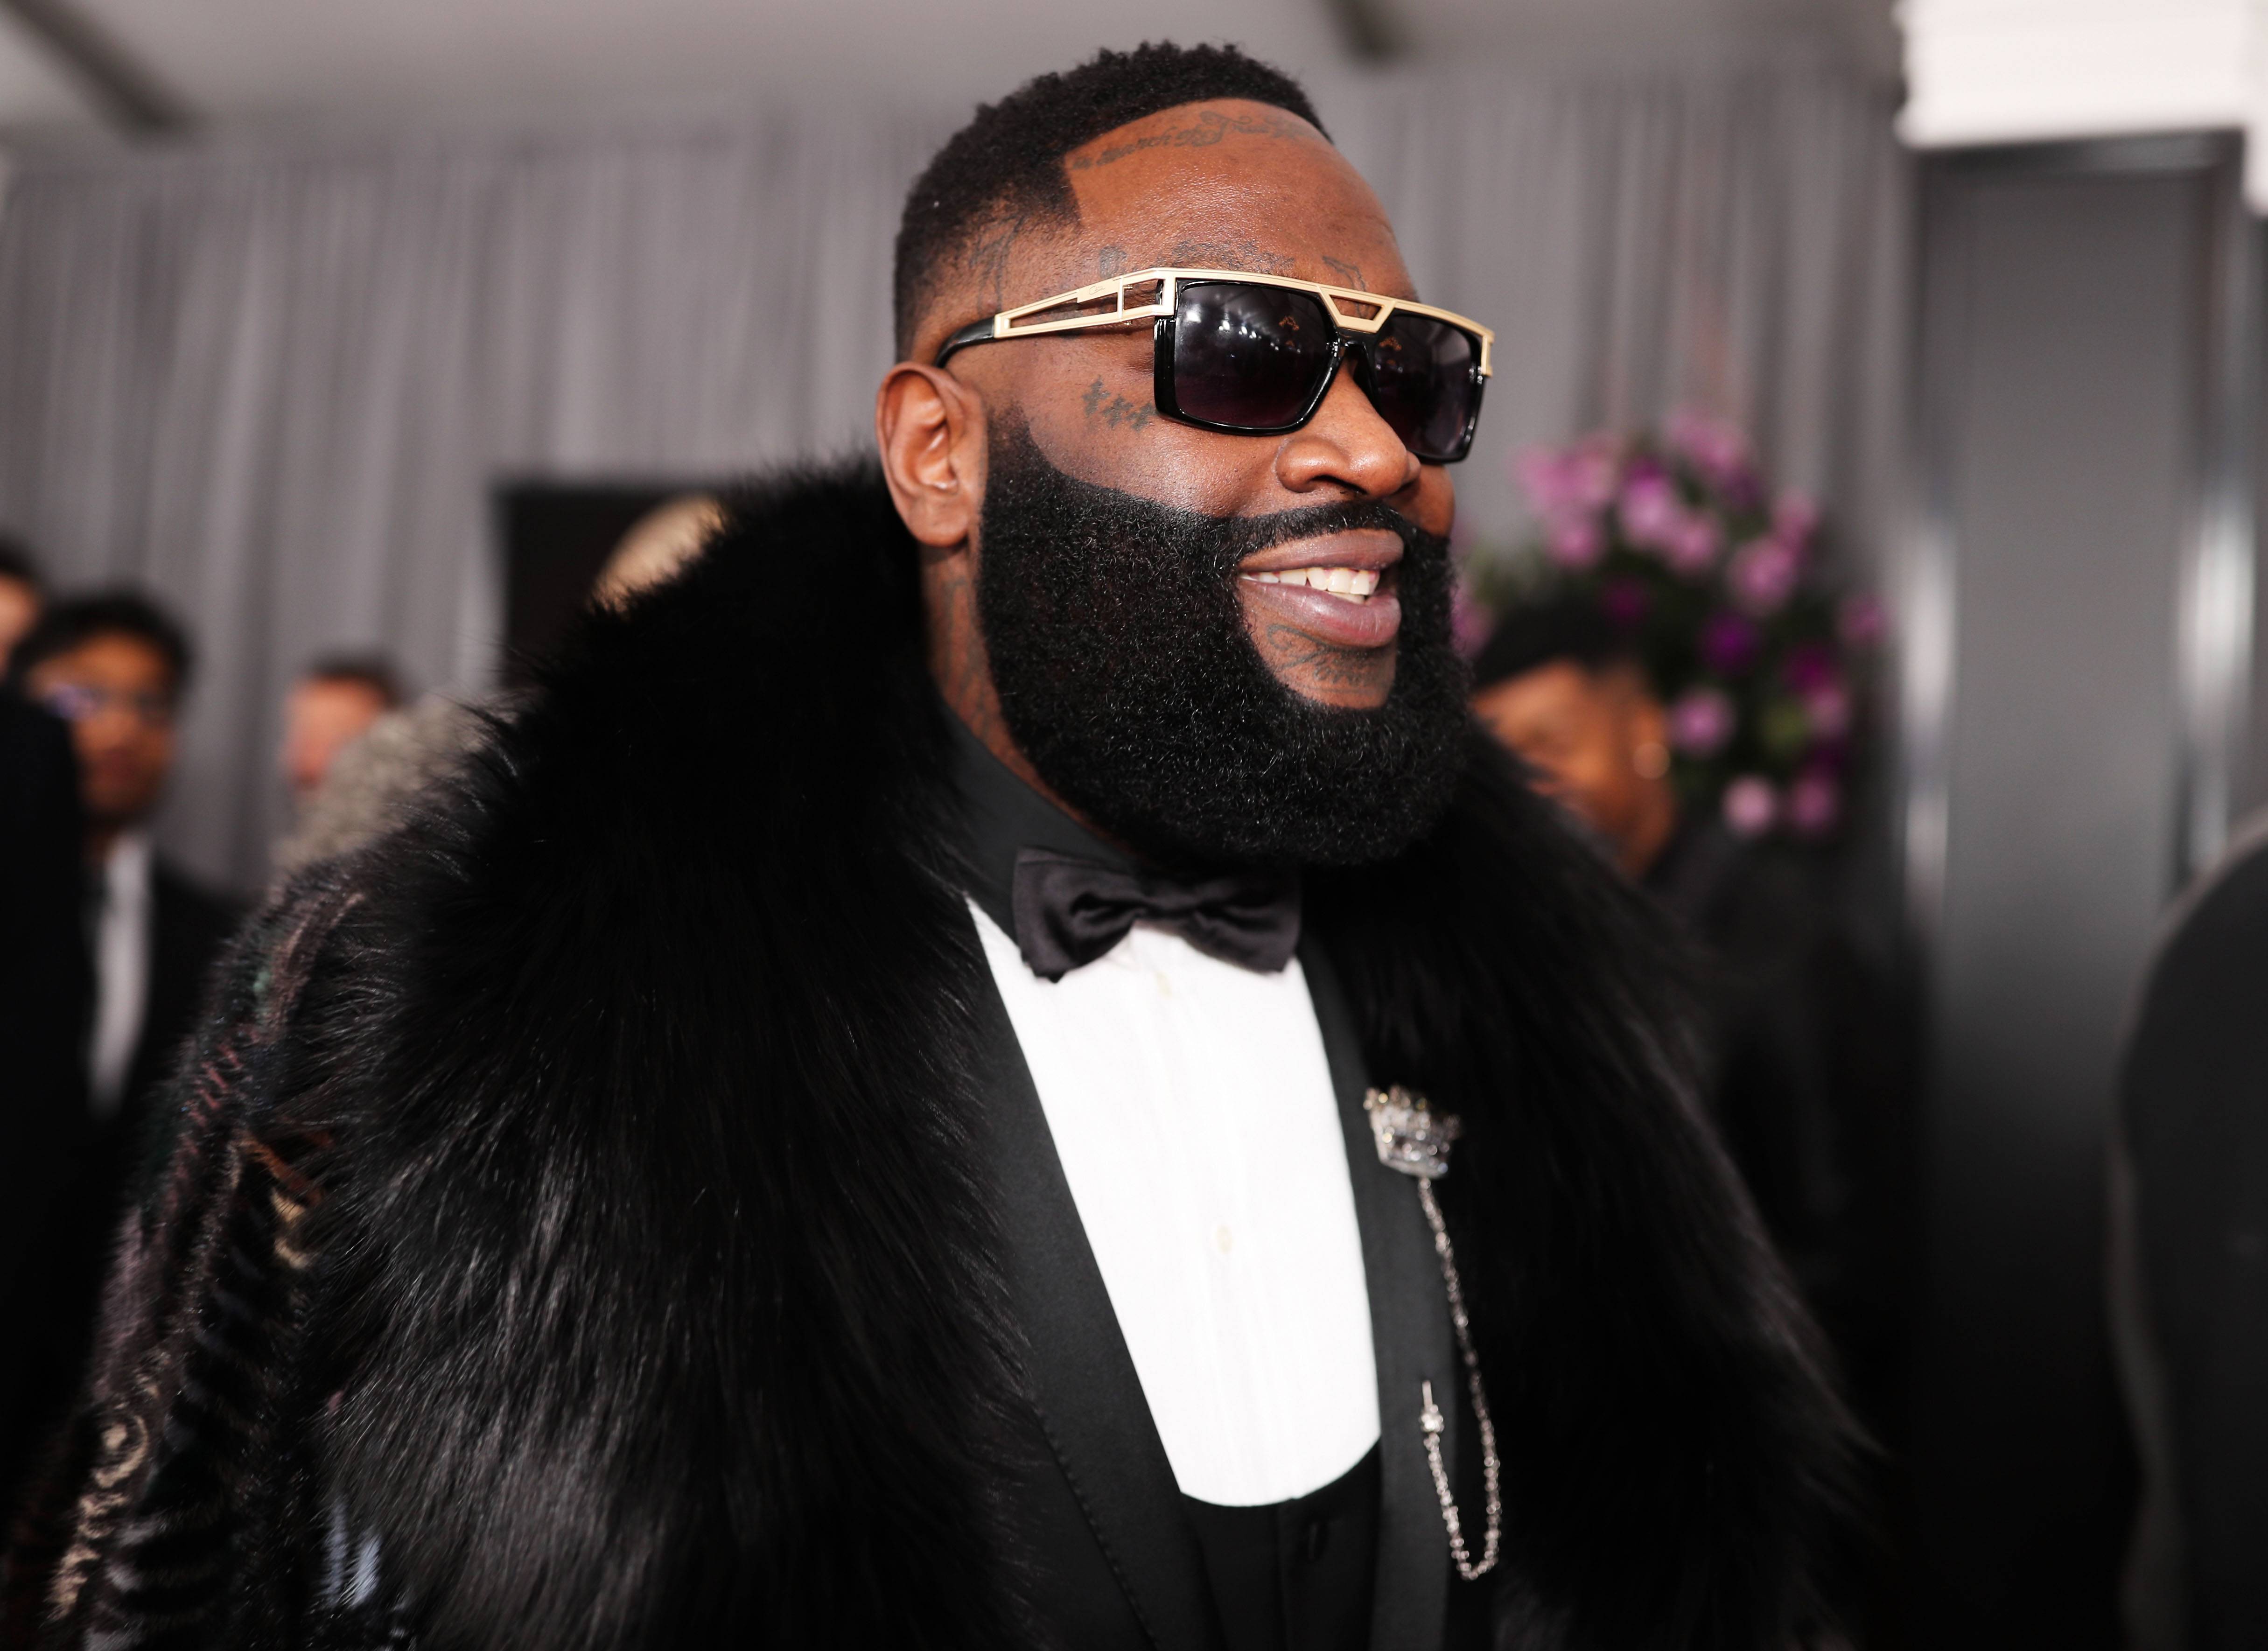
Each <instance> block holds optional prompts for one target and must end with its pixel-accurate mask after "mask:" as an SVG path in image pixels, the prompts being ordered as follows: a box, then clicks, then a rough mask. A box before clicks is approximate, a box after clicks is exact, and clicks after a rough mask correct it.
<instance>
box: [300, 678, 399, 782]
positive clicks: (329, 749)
mask: <svg viewBox="0 0 2268 1651" xmlns="http://www.w3.org/2000/svg"><path fill="white" fill-rule="evenodd" d="M400 704H401V677H400V676H399V675H398V674H396V673H395V671H394V664H393V661H391V660H387V659H385V658H383V657H382V656H380V655H377V654H366V655H365V654H334V655H330V656H328V657H327V658H324V659H320V660H316V661H315V662H314V663H313V665H310V666H309V667H307V668H306V670H304V671H302V672H300V673H299V680H298V682H294V683H293V684H292V685H291V695H290V697H287V698H286V699H285V700H284V749H283V754H282V758H281V761H282V764H283V769H284V781H285V783H286V784H288V785H290V786H291V800H292V802H293V804H294V805H295V806H296V807H298V808H300V809H302V810H304V809H305V808H306V806H307V804H308V802H309V800H311V799H313V796H314V794H315V792H316V790H317V788H318V787H320V785H322V783H323V777H324V776H325V775H327V774H328V773H329V772H330V771H331V764H332V763H335V762H336V761H337V760H338V756H339V753H340V752H342V751H343V750H345V749H346V748H348V747H349V746H350V745H352V744H353V743H354V742H355V741H357V740H359V739H361V738H362V736H363V735H364V734H365V733H368V732H370V727H371V725H372V723H374V722H376V721H377V720H378V719H379V718H380V717H383V716H384V715H386V713H387V711H392V710H394V708H395V707H396V706H398V705H400Z"/></svg>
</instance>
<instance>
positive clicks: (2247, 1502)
mask: <svg viewBox="0 0 2268 1651" xmlns="http://www.w3.org/2000/svg"><path fill="white" fill-rule="evenodd" d="M2264 1008H2268V816H2256V817H2255V818H2254V819H2252V820H2251V821H2250V822H2247V823H2246V824H2245V825H2244V826H2243V827H2242V828H2241V829H2239V830H2238V832H2237V833H2236V834H2235V841H2234V842H2233V843H2232V844H2231V846H2230V848H2229V850H2228V852H2227V853H2226V854H2225V855H2224V856H2223V857H2222V859H2221V861H2220V865H2219V866H2216V867H2215V868H2214V869H2213V871H2212V872H2211V873H2208V874H2207V875H2206V876H2205V877H2204V878H2202V879H2201V880H2199V881H2198V884H2197V885H2196V886H2195V887H2194V888H2191V890H2190V891H2189V892H2188V893H2187V894H2186V895H2184V896H2183V899H2182V901H2181V903H2179V904H2178V905H2177V906H2176V909H2175V910H2174V911H2173V913H2172V914H2171V916H2170V917H2169V919H2168V921H2167V924H2166V925H2165V931H2164V934H2163V937H2162V938H2161V940H2160V943H2159V947H2158V952H2157V955H2156V957H2155V958H2154V960H2153V962H2152V964H2151V967H2150V969H2149V972H2148V975H2147V977H2146V979H2145V981H2144V984H2143V987H2142V991H2141V995H2140V999H2139V1005H2138V1009H2137V1013H2136V1014H2135V1017H2134V1021H2133V1023H2132V1027H2131V1028H2129V1031H2128V1034H2127V1039H2126V1046H2125V1050H2124V1058H2123V1060H2122V1062H2121V1067H2120V1072H2119V1086H2118V1113H2117V1120H2116V1127H2115V1128H2114V1130H2113V1131H2112V1136H2111V1149H2110V1151H2111V1158H2110V1318H2111V1331H2112V1345H2113V1347H2114V1348H2115V1350H2116V1352H2117V1363H2118V1374H2119V1381H2120V1386H2121V1388H2122V1389H2124V1396H2125V1399H2126V1405H2127V1412H2128V1416H2129V1418H2130V1419H2131V1421H2132V1427H2133V1437H2134V1441H2135V1446H2136V1455H2137V1456H2138V1457H2139V1463H2140V1467H2141V1477H2142V1497H2141V1505H2140V1508H2139V1515H2138V1517H2137V1519H2136V1522H2135V1527H2134V1530H2133V1533H2132V1540H2131V1545H2130V1548H2129V1551H2128V1556H2127V1565H2126V1570H2125V1574H2124V1578H2123V1586H2122V1588H2121V1604H2122V1607H2123V1609H2124V1616H2125V1619H2126V1631H2127V1639H2126V1643H2127V1645H2128V1647H2131V1651H2239V1648H2240V1647H2244V1648H2246V1651H2250V1647H2258V1646H2262V1645H2268V1558H2264V1556H2268V1013H2264Z"/></svg>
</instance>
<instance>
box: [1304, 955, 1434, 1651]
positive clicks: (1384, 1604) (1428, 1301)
mask: <svg viewBox="0 0 2268 1651" xmlns="http://www.w3.org/2000/svg"><path fill="white" fill-rule="evenodd" d="M1300 967H1301V968H1302V969H1304V970H1305V971H1306V973H1307V992H1308V995H1309V997H1310V998H1311V999H1313V1000H1314V1006H1315V1021H1316V1023H1317V1025H1318V1026H1319V1027H1320V1028H1321V1029H1322V1035H1323V1052H1324V1054H1325V1055H1326V1056H1327V1057H1328V1058H1329V1062H1330V1068H1331V1087H1332V1088H1333V1090H1334V1091H1336V1092H1337V1095H1338V1102H1339V1118H1340V1121H1341V1123H1342V1124H1344V1128H1345V1131H1346V1143H1347V1169H1348V1172H1349V1175H1350V1176H1351V1180H1352V1182H1353V1183H1354V1209H1355V1220H1356V1221H1357V1222H1358V1223H1359V1226H1360V1227H1361V1229H1362V1265H1363V1273H1364V1276H1365V1278H1366V1280H1367V1282H1368V1285H1369V1290H1370V1338H1371V1345H1372V1347H1373V1354H1374V1357H1375V1359H1376V1360H1377V1364H1378V1419H1379V1430H1380V1439H1379V1510H1378V1571H1377V1581H1376V1584H1375V1586H1374V1588H1373V1594H1372V1606H1371V1618H1370V1643H1371V1645H1372V1647H1373V1651H1400V1648H1401V1647H1413V1646H1418V1647H1430V1646H1438V1645H1440V1643H1441V1637H1442V1633H1443V1629H1444V1624H1445V1622H1446V1619H1447V1610H1448V1586H1449V1560H1448V1539H1447V1537H1446V1536H1445V1535H1444V1534H1443V1531H1442V1528H1441V1502H1440V1495H1439V1494H1438V1493H1436V1492H1435V1490H1434V1488H1433V1478H1432V1468H1431V1467H1430V1466H1429V1465H1428V1463H1427V1462H1426V1459H1425V1435H1424V1434H1422V1433H1421V1432H1420V1431H1419V1429H1418V1411H1419V1409H1420V1407H1421V1403H1422V1401H1421V1399H1420V1397H1419V1389H1420V1386H1421V1384H1422V1383H1424V1382H1432V1384H1433V1392H1434V1394H1435V1396H1436V1397H1437V1398H1440V1400H1441V1401H1442V1404H1441V1411H1442V1417H1443V1419H1444V1420H1445V1422H1446V1423H1447V1432H1446V1433H1445V1434H1443V1436H1442V1441H1441V1443H1442V1448H1443V1449H1444V1450H1445V1451H1446V1452H1447V1459H1448V1460H1449V1461H1451V1462H1454V1461H1456V1460H1457V1434H1458V1430H1459V1429H1458V1411H1459V1409H1460V1407H1459V1406H1458V1405H1456V1404H1454V1403H1452V1402H1450V1399H1449V1396H1453V1395H1454V1394H1455V1393H1456V1392H1457V1390H1458V1385H1457V1375H1456V1372H1457V1370H1458V1364H1457V1356H1456V1342H1455V1338H1454V1337H1455V1332H1454V1330H1452V1329H1451V1327H1450V1324H1449V1305H1448V1298H1447V1295H1446V1294H1444V1293H1443V1291H1442V1287H1441V1273H1440V1264H1439V1263H1438V1262H1437V1261H1436V1260H1435V1258H1434V1255H1433V1235H1432V1231H1431V1230H1430V1229H1429V1228H1428V1227H1426V1225H1425V1212H1424V1211H1423V1210H1422V1209H1421V1208H1420V1207H1419V1205H1418V1190H1417V1187H1416V1186H1415V1185H1414V1184H1413V1183H1411V1181H1410V1177H1409V1176H1405V1175H1403V1174H1401V1173H1400V1172H1399V1171H1397V1170H1394V1169H1389V1168H1387V1167H1386V1166H1385V1165H1384V1164H1381V1162H1379V1161H1378V1153H1377V1150H1376V1148H1375V1147H1373V1146H1372V1144H1371V1134H1370V1117H1369V1115H1368V1114H1367V1113H1366V1112H1365V1111H1364V1110H1363V1104H1362V1100H1363V1095H1364V1094H1365V1093H1366V1091H1367V1089H1368V1088H1369V1081H1370V1080H1369V1077H1368V1075H1367V1073H1366V1070H1365V1067H1364V1064H1363V1058H1362V1050H1361V1049H1360V1048H1359V1045H1358V1043H1357V1042H1356V1038H1355V1032H1354V1023H1353V1021H1352V1020H1351V1017H1350V1015H1349V1013H1348V1012H1347V1007H1346V1000H1345V999H1344V996H1343V995H1342V994H1341V992H1340V990H1339V984H1338V978H1337V976H1336V975H1335V974H1334V973H1333V972H1332V969H1331V965H1330V960H1329V958H1328V957H1327V956H1326V955H1325V954H1324V952H1323V948H1322V947H1321V946H1319V945H1317V944H1315V943H1314V942H1313V941H1312V940H1303V941H1302V942H1301V943H1300Z"/></svg>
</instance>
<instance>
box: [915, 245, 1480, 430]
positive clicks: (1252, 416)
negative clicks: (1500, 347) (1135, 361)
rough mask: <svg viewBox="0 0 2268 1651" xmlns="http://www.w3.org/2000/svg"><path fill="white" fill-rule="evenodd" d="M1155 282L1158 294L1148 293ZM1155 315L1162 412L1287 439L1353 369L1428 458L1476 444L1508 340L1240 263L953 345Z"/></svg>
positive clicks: (1083, 302) (1135, 286) (1143, 274)
mask: <svg viewBox="0 0 2268 1651" xmlns="http://www.w3.org/2000/svg"><path fill="white" fill-rule="evenodd" d="M1144 289H1148V290H1149V294H1150V295H1149V299H1148V301H1147V302H1143V301H1142V299H1141V295H1142V292H1143V291H1144ZM1145 317H1155V318H1156V321H1155V325H1154V331H1153V337H1154V339H1155V350H1156V355H1155V363H1156V365H1155V368H1154V371H1155V374H1156V390H1155V395H1156V400H1157V403H1158V410H1159V411H1160V413H1163V414H1164V415H1165V416H1167V417H1168V418H1175V419H1179V420H1180V421H1181V422H1182V424H1195V425H1196V426H1197V428H1198V429H1199V430H1217V431H1224V432H1226V433H1227V434H1229V435H1233V436H1280V435H1282V434H1284V433H1285V432H1286V431H1293V430H1297V429H1299V428H1300V425H1302V424H1306V423H1307V421H1308V420H1309V419H1311V418H1313V417H1314V416H1315V409H1317V408H1319V407H1321V406H1322V404H1323V397H1324V396H1326V395H1328V394H1330V388H1331V383H1332V381H1333V380H1335V379H1336V378H1337V376H1338V371H1339V366H1340V364H1341V363H1342V362H1344V361H1345V360H1346V359H1347V358H1348V357H1350V356H1351V357H1353V359H1354V374H1355V382H1356V383H1357V384H1359V385H1360V386H1361V387H1362V389H1363V393H1364V394H1366V395H1368V396H1369V397H1370V402H1371V405H1372V406H1373V407H1375V408H1376V409H1378V414H1379V416H1380V417H1381V418H1383V419H1384V420H1385V421H1386V422H1387V424H1388V425H1389V426H1390V427H1391V428H1392V429H1393V431H1394V433H1395V435H1397V436H1399V437H1401V438H1402V442H1403V446H1406V447H1408V448H1409V449H1410V452H1412V453H1416V454H1417V455H1418V458H1420V459H1422V460H1424V461H1425V462H1427V463H1428V464H1454V463H1456V462H1457V461H1458V460H1460V459H1462V458H1463V457H1464V456H1465V455H1466V454H1467V453H1470V452H1471V451H1472V446H1473V427H1474V426H1475V425H1476V424H1478V423H1479V422H1480V416H1481V391H1482V390H1483V389H1484V387H1486V385H1487V382H1488V377H1489V373H1490V372H1491V365H1490V361H1489V356H1490V352H1491V350H1492V349H1493V348H1494V346H1495V343H1496V335H1495V333H1493V332H1491V330H1490V329H1489V328H1485V327H1484V326H1482V325H1481V324H1480V323H1479V322H1478V321H1468V320H1467V319H1466V318H1465V317H1463V316H1462V315H1458V314H1454V313H1451V312H1450V311H1448V310H1440V309H1435V308H1434V307H1433V306H1431V305H1430V304H1417V303H1413V302H1411V301H1410V299H1397V298H1389V297H1388V296H1386V295H1385V294H1384V293H1381V292H1361V291H1356V290H1355V289H1353V288H1351V287H1327V286H1318V285H1317V284H1315V283H1314V282H1312V281H1292V280H1287V279H1285V278H1283V277H1281V276H1263V275H1248V274H1243V273H1240V272H1239V271H1236V270H1233V269H1138V270H1136V271H1135V272H1134V273H1133V274H1131V275H1123V276H1112V277H1111V278H1110V279H1109V280H1108V281H1098V282H1096V283H1095V284H1094V285H1092V286H1085V287H1081V288H1079V290H1078V291H1076V292H1063V293H1058V294H1057V296H1055V297H1054V298H1050V299H1040V300H1039V302H1037V303H1035V304H1025V305H1020V306H1017V307H1016V308H1014V309H1013V310H1003V311H1001V312H1000V313H998V315H995V316H993V317H991V318H990V320H987V321H973V322H971V323H970V324H969V325H968V326H967V327H964V328H961V330H960V331H959V332H957V333H955V334H954V335H953V336H952V337H950V338H948V339H946V341H945V343H944V345H943V347H942V348H940V349H939V350H938V352H937V360H936V363H935V365H938V366H940V367H941V366H943V365H945V364H946V361H947V359H949V358H950V357H952V356H953V355H954V352H955V351H957V350H966V349H967V348H968V346H969V345H971V344H983V343H995V342H997V341H998V340H1000V339H1003V338H1022V337H1026V336H1027V335H1036V334H1040V333H1064V332H1072V331H1078V330H1084V329H1086V328H1095V327H1117V326H1122V325H1123V324H1124V323H1126V322H1128V321H1140V320H1142V319H1143V318H1145Z"/></svg>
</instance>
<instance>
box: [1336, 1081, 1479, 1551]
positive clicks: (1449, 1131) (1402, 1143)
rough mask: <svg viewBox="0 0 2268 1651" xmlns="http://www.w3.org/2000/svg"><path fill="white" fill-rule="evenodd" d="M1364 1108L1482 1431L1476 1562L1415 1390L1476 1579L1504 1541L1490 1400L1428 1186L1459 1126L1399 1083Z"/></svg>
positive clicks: (1457, 1538)
mask: <svg viewBox="0 0 2268 1651" xmlns="http://www.w3.org/2000/svg"><path fill="white" fill-rule="evenodd" d="M1362 1109H1363V1110H1364V1111H1366V1112H1367V1113H1368V1114H1369V1115H1370V1137H1371V1140H1372V1141H1373V1143H1374V1144H1375V1145H1376V1146H1377V1147H1378V1161H1379V1162H1380V1163H1381V1164H1384V1165H1385V1166H1386V1167H1387V1168H1388V1169H1395V1170H1399V1171H1401V1173H1402V1174H1403V1175H1405V1176H1410V1178H1411V1179H1412V1180H1414V1181H1415V1182H1417V1183H1418V1205H1419V1206H1420V1207H1422V1208H1423V1209H1424V1210H1425V1221H1426V1225H1428V1226H1429V1227H1432V1229H1433V1253H1434V1254H1435V1255H1437V1256H1439V1257H1440V1258H1441V1283H1442V1285H1443V1286H1445V1287H1446V1288H1447V1291H1448V1295H1449V1323H1450V1324H1451V1325H1452V1326H1453V1327H1454V1329H1455V1330H1456V1332H1457V1352H1458V1353H1459V1355H1460V1356H1461V1357H1462V1359H1463V1360H1464V1362H1465V1389H1466V1391H1467V1392H1468V1393H1469V1394H1470V1395H1471V1396H1472V1401H1473V1419H1474V1420H1475V1421H1476V1423H1478V1424H1479V1426H1480V1434H1481V1475H1482V1479H1483V1483H1484V1487H1485V1490H1486V1494H1487V1502H1488V1532H1487V1535H1486V1536H1485V1537H1484V1538H1483V1540H1482V1543H1481V1557H1480V1562H1479V1563H1478V1564H1475V1563H1474V1561H1473V1557H1472V1553H1471V1551H1470V1550H1469V1549H1468V1548H1467V1546H1466V1545H1465V1529H1464V1521H1463V1520H1462V1518H1461V1517H1460V1516H1459V1515H1458V1513H1457V1499H1456V1495H1455V1493H1454V1492H1452V1491H1451V1490H1450V1488H1449V1474H1448V1470H1447V1468H1445V1467H1444V1466H1443V1465H1442V1463H1441V1435H1442V1434H1443V1432H1444V1431H1446V1429H1447V1426H1448V1424H1447V1421H1446V1420H1445V1419H1443V1417H1442V1415H1441V1410H1440V1406H1439V1405H1438V1404H1435V1403H1434V1402H1433V1384H1432V1382H1423V1383H1421V1384H1420V1397H1421V1398H1422V1400H1423V1406H1422V1408H1421V1409H1420V1410H1419V1411H1418V1427H1419V1429H1420V1430H1421V1431H1422V1432H1423V1433H1424V1434H1425V1460H1426V1461H1427V1462H1428V1463H1431V1464H1432V1470H1433V1489H1434V1491H1435V1493H1437V1494H1439V1495H1440V1499H1441V1523H1442V1524H1443V1525H1444V1526H1445V1527H1446V1528H1447V1530H1448V1533H1449V1557H1450V1558H1451V1559H1454V1560H1455V1561H1456V1564H1457V1574H1458V1575H1459V1576H1462V1578H1464V1579H1465V1581H1468V1582H1470V1581H1477V1580H1478V1579H1479V1578H1481V1577H1484V1576H1485V1575H1487V1574H1489V1573H1490V1572H1491V1571H1492V1570H1494V1569H1495V1568H1496V1561H1497V1553H1498V1550H1499V1546H1500V1544H1501V1543H1502V1541H1503V1534H1504V1531H1503V1527H1504V1506H1503V1501H1502V1500H1501V1498H1500V1496H1499V1479H1500V1477H1501V1476H1500V1470H1499V1463H1498V1461H1497V1454H1496V1426H1495V1424H1494V1423H1493V1422H1491V1420H1490V1419H1489V1407H1488V1396H1487V1395H1486V1394H1485V1393H1484V1392H1483V1391H1482V1390H1481V1360H1480V1355H1479V1354H1478V1353H1476V1352H1474V1351H1473V1332H1472V1323H1471V1321H1470V1320H1469V1318H1468V1317H1467V1316H1466V1314H1465V1289H1464V1286H1463V1285H1462V1283H1460V1282H1459V1281H1458V1279H1457V1257H1456V1252H1455V1251H1454V1249H1451V1247H1450V1244H1449V1228H1448V1226H1447V1223H1446V1222H1444V1221H1443V1220H1441V1206H1440V1204H1439V1203H1437V1202H1436V1201H1435V1200H1434V1198H1433V1183H1435V1182H1436V1181H1439V1180H1440V1178H1441V1177H1442V1176H1446V1175H1447V1174H1448V1173H1449V1149H1450V1147H1452V1146H1454V1145H1455V1144H1456V1140H1457V1137H1458V1136H1459V1134H1461V1133H1462V1125H1461V1124H1459V1123H1458V1122H1457V1118H1456V1115H1455V1114H1454V1113H1450V1112H1436V1111H1434V1110H1433V1109H1432V1105H1431V1104H1429V1103H1428V1102H1427V1101H1426V1099H1425V1096H1424V1095H1419V1094H1418V1092H1417V1091H1416V1090H1414V1089H1409V1088H1405V1087H1403V1086H1402V1085H1401V1084H1395V1085H1394V1086H1393V1087H1391V1088H1388V1089H1373V1090H1371V1091H1370V1092H1369V1093H1368V1094H1367V1095H1364V1096H1363V1098H1362Z"/></svg>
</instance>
